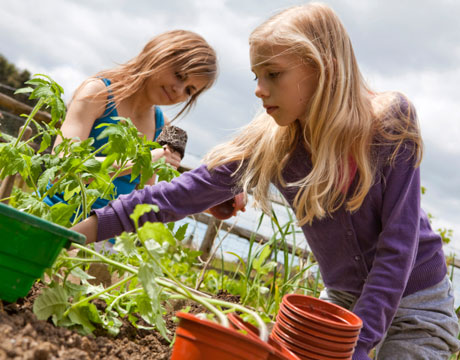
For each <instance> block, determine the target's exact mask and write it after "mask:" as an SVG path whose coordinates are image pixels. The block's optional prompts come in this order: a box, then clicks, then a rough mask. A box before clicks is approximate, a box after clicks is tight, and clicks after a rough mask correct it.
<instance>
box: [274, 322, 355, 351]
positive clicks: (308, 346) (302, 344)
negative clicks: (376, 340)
mask: <svg viewBox="0 0 460 360" xmlns="http://www.w3.org/2000/svg"><path fill="white" fill-rule="evenodd" d="M273 332H274V333H275V334H277V335H278V336H279V337H280V338H282V339H284V340H286V341H288V342H289V343H291V344H294V345H295V346H297V347H299V348H301V349H304V350H306V351H309V352H311V353H318V354H321V355H324V356H329V357H331V358H343V357H349V356H351V355H352V354H353V351H354V348H353V347H351V348H348V349H346V350H334V349H331V348H324V347H320V346H316V345H315V344H312V343H311V342H308V341H305V339H300V340H299V339H297V338H296V337H294V336H292V335H291V333H290V332H289V331H286V329H285V328H284V327H283V326H282V325H281V326H280V324H279V323H276V324H275V326H274V327H273ZM339 342H340V339H337V343H339Z"/></svg>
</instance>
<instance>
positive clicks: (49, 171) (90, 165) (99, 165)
mask: <svg viewBox="0 0 460 360" xmlns="http://www.w3.org/2000/svg"><path fill="white" fill-rule="evenodd" d="M26 84H28V85H30V86H28V87H26V88H23V89H19V90H18V91H17V93H30V98H31V99H38V101H37V104H36V105H35V107H34V108H33V110H32V111H31V113H30V114H29V115H27V116H26V121H25V124H24V127H23V131H22V132H21V133H20V134H19V136H18V137H17V138H15V137H13V136H9V135H7V134H0V136H1V137H2V138H3V140H4V142H2V143H0V167H1V169H2V170H1V172H0V179H4V178H5V177H6V176H8V175H15V174H20V176H21V177H22V178H23V179H24V181H25V183H26V185H27V189H26V190H23V189H19V188H15V190H14V191H13V193H12V196H11V197H10V199H9V200H10V204H11V205H13V206H15V207H16V208H18V209H20V210H23V211H26V212H28V213H31V214H33V215H36V216H39V217H42V218H45V219H46V220H49V221H51V222H53V223H57V224H60V225H63V226H70V225H72V224H75V223H77V222H78V221H80V220H81V219H82V218H85V217H86V216H87V214H88V213H89V211H90V210H91V206H92V205H93V204H94V202H95V201H96V200H97V199H98V198H104V199H108V200H110V199H113V198H114V196H115V188H114V186H113V181H114V179H115V178H116V177H117V176H119V175H120V174H121V173H122V172H124V171H127V170H131V179H134V178H136V177H137V176H140V184H139V187H143V186H144V184H145V183H146V181H147V180H149V179H150V178H151V177H152V176H153V174H155V173H156V174H157V176H158V178H159V180H160V181H161V180H168V181H169V180H171V179H172V178H173V177H175V176H177V175H179V173H178V172H177V171H176V170H175V169H173V168H172V167H171V166H169V165H168V164H167V163H165V161H164V159H160V160H158V161H156V162H152V157H151V149H153V148H158V147H160V145H159V144H158V143H156V142H152V141H149V140H147V139H146V138H145V136H144V137H142V136H140V134H139V132H138V131H137V129H136V127H135V126H133V124H132V122H131V121H130V120H129V119H125V118H117V120H119V121H118V122H117V123H116V124H101V125H99V126H106V128H105V129H104V130H103V131H102V133H101V135H100V138H108V141H107V143H106V144H105V145H102V146H101V147H99V148H98V149H95V148H94V147H93V144H94V139H92V138H88V139H86V140H83V141H81V140H79V139H78V138H72V139H69V138H65V137H64V136H63V134H62V132H61V131H60V129H59V123H60V121H61V119H63V118H64V117H65V106H64V103H63V101H62V99H61V96H62V94H63V90H62V88H61V87H60V86H59V85H58V84H57V83H56V82H54V81H53V80H52V79H51V78H49V77H48V76H46V75H41V74H38V75H36V77H35V78H33V79H31V80H29V81H27V82H26ZM42 107H45V108H49V109H50V112H51V115H52V121H51V122H50V123H49V124H40V123H38V122H37V121H35V120H34V115H35V114H36V113H37V112H38V111H39V110H40V109H41V108H42ZM32 124H33V126H35V128H36V130H37V131H36V134H35V135H34V136H33V137H31V138H30V139H28V140H26V141H23V140H22V136H23V133H24V129H25V128H26V127H27V126H29V125H32ZM56 136H59V137H61V139H62V142H61V143H60V144H59V145H57V146H56V147H55V148H54V149H53V152H52V153H49V152H45V150H47V149H49V147H50V146H51V142H52V139H53V138H54V137H56ZM36 139H41V140H40V147H39V149H38V150H35V149H34V148H33V146H32V143H33V142H34V141H35V140H36ZM100 155H105V159H104V160H103V161H102V162H101V161H100V160H99V159H98V157H99V156H100ZM56 193H61V194H63V198H64V200H65V201H66V202H65V203H59V204H56V205H55V206H52V207H49V206H48V205H47V204H46V203H45V202H44V201H43V200H44V199H45V198H46V197H47V196H50V197H52V196H53V195H55V194H56ZM3 200H4V199H3ZM75 212H76V213H77V216H73V215H74V214H75Z"/></svg>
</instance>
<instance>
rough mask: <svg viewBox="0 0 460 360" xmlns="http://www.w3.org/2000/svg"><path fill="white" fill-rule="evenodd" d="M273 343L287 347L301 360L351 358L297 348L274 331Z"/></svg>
mask: <svg viewBox="0 0 460 360" xmlns="http://www.w3.org/2000/svg"><path fill="white" fill-rule="evenodd" d="M270 338H271V341H274V342H277V343H279V344H281V346H284V347H286V348H287V349H289V350H290V351H292V352H293V353H294V354H296V355H297V356H298V357H299V358H300V359H301V360H350V359H351V356H345V357H332V356H329V355H324V354H321V352H312V351H308V350H306V349H303V348H302V347H299V346H297V345H296V344H294V343H293V342H290V341H287V340H285V339H284V338H282V337H280V336H279V335H278V334H277V332H275V331H272V333H271V334H270Z"/></svg>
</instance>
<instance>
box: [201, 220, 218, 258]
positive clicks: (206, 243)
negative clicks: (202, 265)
mask: <svg viewBox="0 0 460 360" xmlns="http://www.w3.org/2000/svg"><path fill="white" fill-rule="evenodd" d="M221 222H222V221H221V220H218V219H216V218H215V217H214V216H211V217H210V219H209V222H208V228H207V230H206V234H204V238H203V242H202V243H201V245H200V251H201V252H202V254H201V256H200V257H201V260H203V261H206V259H207V258H208V257H209V254H210V252H211V249H212V245H213V244H214V239H215V238H216V235H217V229H219V227H220V223H221Z"/></svg>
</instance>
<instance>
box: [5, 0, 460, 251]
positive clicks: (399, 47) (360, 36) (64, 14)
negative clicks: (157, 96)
mask: <svg viewBox="0 0 460 360" xmlns="http://www.w3.org/2000/svg"><path fill="white" fill-rule="evenodd" d="M325 2H326V3H327V4H329V5H330V6H331V7H333V8H334V9H335V10H336V12H337V13H338V14H339V16H340V17H341V18H342V20H343V22H344V24H345V26H346V27H347V29H348V31H349V33H350V36H351V38H352V41H353V44H354V48H355V51H356V55H357V57H358V61H359V63H360V64H361V70H362V72H363V74H364V76H365V77H366V79H367V80H368V82H369V84H370V85H371V86H372V87H373V88H374V89H375V90H399V91H402V92H403V93H405V94H406V95H407V96H408V97H409V98H410V99H411V100H412V101H413V103H414V104H415V106H416V108H417V111H418V115H419V120H420V124H421V128H422V134H423V137H424V141H425V157H424V160H423V163H422V184H423V185H424V186H425V187H426V188H427V193H426V195H424V196H423V200H422V201H423V206H424V208H425V210H426V211H428V212H430V213H431V214H432V215H433V216H434V220H433V226H434V227H435V228H438V227H445V228H450V229H453V230H454V240H453V244H452V246H450V247H448V249H449V251H450V250H451V249H455V248H456V249H458V250H457V253H459V254H460V101H458V100H459V98H460V95H459V93H460V91H459V84H460V25H459V18H460V1H457V0H385V1H384V0H331V1H325ZM302 3H304V2H303V1H294V0H284V1H283V0H168V1H158V0H135V1H127V0H110V1H109V0H41V1H37V0H0V19H1V21H0V53H1V54H3V55H4V56H5V57H6V58H7V59H8V60H9V61H10V62H13V63H14V64H16V66H17V67H19V68H21V69H28V70H29V71H30V72H31V73H44V74H47V75H49V76H51V77H52V78H54V80H56V81H57V82H58V83H60V84H61V85H62V86H63V87H64V89H65V98H66V100H68V99H70V96H71V95H72V92H73V90H74V89H75V88H76V87H77V86H78V85H79V84H80V82H81V81H83V80H84V79H85V78H86V77H88V76H90V75H92V74H94V73H96V72H97V71H99V70H102V69H106V68H110V67H113V66H115V65H116V64H117V63H122V62H125V61H127V60H128V59H130V58H132V57H133V56H135V55H136V54H137V53H138V52H139V51H140V50H141V48H142V47H143V45H144V44H145V43H146V42H147V41H148V40H150V39H151V38H152V37H153V36H155V35H156V34H158V33H161V32H163V31H166V30H170V29H178V28H182V29H187V30H193V31H196V32H198V33H200V34H201V35H202V36H204V37H205V38H206V39H207V40H208V42H209V43H210V44H211V45H212V46H213V47H214V48H215V49H216V51H217V53H218V56H219V61H220V65H219V67H220V75H219V78H218V81H217V84H216V85H215V86H214V87H213V88H212V89H211V90H209V91H208V92H207V93H206V94H205V95H203V96H202V97H201V99H200V101H199V103H198V105H197V106H196V108H195V109H194V110H193V111H192V113H191V114H189V115H188V116H187V117H186V118H183V119H181V120H180V122H179V123H178V124H177V125H179V126H181V127H182V128H184V129H185V130H187V132H188V134H189V144H188V149H187V151H188V153H189V155H188V156H187V157H186V158H185V162H186V164H187V161H188V162H189V163H193V164H192V165H194V164H195V160H194V158H195V157H196V158H200V157H201V156H203V155H204V154H205V153H206V152H207V151H208V150H209V149H210V148H211V147H212V146H213V145H216V144H217V143H219V142H221V141H223V140H225V139H227V138H228V137H229V136H230V135H231V134H232V133H233V132H234V131H235V130H236V129H237V128H238V127H240V126H242V125H244V124H245V123H247V122H248V121H249V120H250V119H251V118H252V116H253V115H254V113H255V112H256V111H257V109H258V107H259V106H260V104H259V102H258V101H257V99H256V97H255V96H254V94H253V92H254V87H255V83H254V82H253V80H252V79H253V75H252V74H251V72H250V71H249V57H248V44H247V39H248V35H249V33H250V32H251V30H252V29H253V28H254V27H255V26H257V25H258V24H259V23H260V22H262V21H263V20H264V19H266V18H267V17H268V16H270V15H272V14H273V13H275V12H277V11H278V10H280V9H283V8H285V7H288V6H291V5H295V4H302ZM166 111H167V113H168V114H170V115H173V114H174V109H167V110H166Z"/></svg>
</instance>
